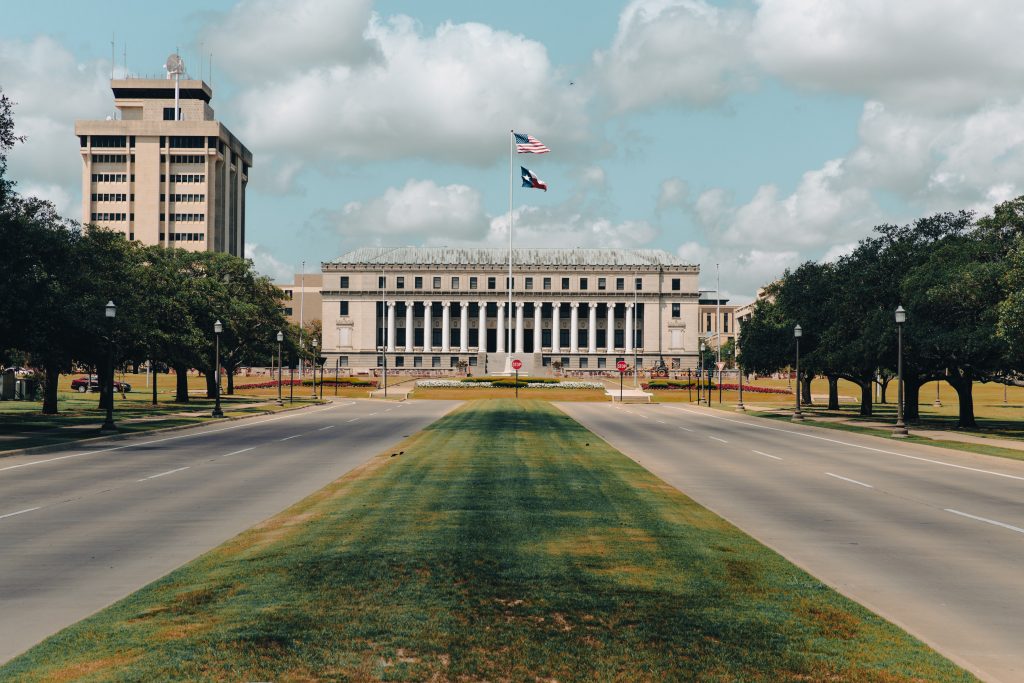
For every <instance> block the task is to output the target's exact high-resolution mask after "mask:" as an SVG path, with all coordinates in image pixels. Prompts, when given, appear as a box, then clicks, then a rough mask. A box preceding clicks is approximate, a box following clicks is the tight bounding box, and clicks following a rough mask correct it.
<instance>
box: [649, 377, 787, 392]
mask: <svg viewBox="0 0 1024 683" xmlns="http://www.w3.org/2000/svg"><path fill="white" fill-rule="evenodd" d="M640 386H641V387H642V388H644V389H646V390H655V391H678V390H681V389H687V388H689V387H693V388H694V389H696V388H697V382H696V381H695V380H694V381H687V380H675V379H653V380H651V381H650V382H647V383H646V384H641V385H640ZM707 386H708V385H707V384H701V387H707ZM710 386H711V390H712V391H717V390H718V385H717V384H711V385H710ZM739 388H740V385H739V384H722V389H723V390H725V391H736V390H738V389H739ZM743 391H744V392H750V393H752V394H792V393H793V391H792V390H791V389H781V388H779V387H758V386H753V385H751V384H744V385H743Z"/></svg>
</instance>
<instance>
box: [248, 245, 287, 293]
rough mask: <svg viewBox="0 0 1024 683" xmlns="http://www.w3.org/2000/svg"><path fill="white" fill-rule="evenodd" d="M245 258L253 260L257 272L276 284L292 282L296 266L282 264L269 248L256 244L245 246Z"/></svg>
mask: <svg viewBox="0 0 1024 683" xmlns="http://www.w3.org/2000/svg"><path fill="white" fill-rule="evenodd" d="M245 258H247V259H251V260H252V262H253V265H254V266H256V270H257V272H259V273H260V274H261V275H266V276H267V277H269V278H270V279H271V280H273V281H274V282H282V283H283V282H291V281H292V276H293V275H294V274H295V267H294V266H291V265H288V264H287V263H284V262H282V261H281V260H279V259H278V258H277V257H276V256H274V254H273V252H271V251H270V250H269V249H268V248H266V247H264V246H263V245H261V244H257V243H255V242H250V243H248V244H246V245H245Z"/></svg>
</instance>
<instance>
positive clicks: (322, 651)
mask: <svg viewBox="0 0 1024 683" xmlns="http://www.w3.org/2000/svg"><path fill="white" fill-rule="evenodd" d="M392 452H393V453H396V454H398V453H400V454H399V455H397V456H391V453H392ZM0 679H3V680H19V681H36V680H69V679H75V680H85V681H129V680H131V681H135V680H275V681H284V680H352V681H376V680H391V681H425V680H438V681H442V680H453V681H454V680H459V681H479V680H513V681H520V680H523V681H537V680H545V681H550V680H558V681H573V680H579V681H594V680H606V681H634V680H650V681H662V680H714V681H785V680H794V681H795V680H801V681H821V680H830V681H833V680H843V681H921V680H927V681H966V680H973V679H972V678H971V676H970V675H969V674H967V673H965V672H964V671H962V670H960V669H958V668H957V667H956V666H954V665H953V664H951V663H950V662H949V661H947V660H945V659H943V658H942V657H940V656H938V655H937V654H935V653H934V652H932V651H931V650H929V649H928V648H927V647H926V646H924V645H923V644H921V643H920V642H918V641H916V640H914V639H913V638H911V637H910V636H908V635H907V634H906V633H904V632H902V631H901V630H899V629H898V628H896V627H895V626H893V625H891V624H889V623H888V622H886V621H884V620H882V619H880V618H879V617H877V616H875V615H873V614H871V613H870V612H868V611H867V610H866V609H864V608H862V607H860V606H858V605H856V604H855V603H852V602H850V601H849V600H847V599H845V598H843V597H842V596H840V595H838V594H837V593H835V592H834V591H832V590H830V589H829V588H827V587H826V586H824V585H823V584H822V583H821V582H819V581H817V580H816V579H814V578H813V577H811V576H809V575H807V574H806V573H804V572H803V571H801V570H799V569H797V568H796V567H794V566H793V565H791V564H790V563H788V562H787V561H785V560H784V559H783V558H782V557H780V556H779V555H777V554H775V553H774V552H772V551H770V550H768V549H766V548H765V547H764V546H761V545H760V544H758V543H757V542H756V541H754V540H752V539H751V538H749V537H747V536H745V535H744V534H742V533H741V532H739V531H738V530H737V529H735V528H734V527H732V526H731V525H729V524H728V523H726V522H725V521H723V520H722V519H720V518H719V517H717V516H715V515H714V514H712V513H710V512H709V511H708V510H706V509H704V508H702V507H700V506H699V505H697V504H696V503H694V502H693V501H691V500H690V499H688V498H687V497H685V496H683V495H682V494H680V493H679V492H678V491H676V490H675V489H673V488H671V487H669V486H668V485H667V484H665V483H663V482H662V481H661V480H659V479H657V478H656V477H654V476H653V475H652V474H650V473H649V472H647V471H646V470H644V469H642V468H641V467H640V466H639V465H637V464H636V463H634V462H633V461H631V460H629V459H628V458H626V457H624V456H623V455H621V454H620V453H618V452H617V451H615V450H613V449H612V448H611V447H610V446H608V445H607V444H605V443H604V442H603V441H600V440H598V439H597V438H596V437H595V436H594V435H593V434H591V433H590V432H587V431H586V430H584V429H583V428H582V427H581V426H580V425H579V424H578V423H576V422H574V421H572V420H570V419H569V418H568V417H566V416H565V415H564V414H562V413H561V412H559V411H557V410H556V409H555V408H553V407H551V406H550V405H549V404H547V403H544V402H540V401H535V402H526V401H520V402H515V401H513V400H490V401H480V402H477V403H473V404H469V405H467V406H464V407H462V408H461V409H459V410H457V411H455V412H453V413H451V414H450V415H448V416H447V417H445V418H444V419H442V420H440V421H438V422H437V423H435V424H434V425H432V426H431V427H429V428H428V429H426V430H424V431H422V432H420V433H418V434H416V435H414V436H413V437H411V438H409V439H407V440H406V441H405V442H403V443H402V445H400V446H399V447H398V448H396V449H395V450H394V451H389V452H387V453H384V454H382V455H381V456H379V457H377V458H375V459H374V460H372V461H370V463H368V464H367V465H365V466H363V467H362V468H360V469H359V470H357V471H355V472H352V473H350V474H349V475H347V476H345V477H343V478H342V479H339V480H338V481H336V482H334V483H333V484H331V485H330V486H328V487H326V488H325V489H323V490H321V491H320V492H318V493H317V494H315V495H314V496H312V497H310V498H308V499H306V500H305V501H303V502H301V503H299V504H298V505H296V506H294V507H292V508H291V509H289V510H287V511H286V512H285V513H282V514H281V515H279V516H277V517H275V518H273V519H271V520H269V521H268V522H265V523H263V524H262V525H260V526H258V527H256V528H254V529H252V530H250V531H248V532H246V533H244V534H242V535H240V536H238V537H237V538H235V539H233V540H232V541H230V542H229V543H227V544H225V545H224V546H222V547H220V548H218V549H217V550H215V551H213V552H211V553H208V554H207V555H205V556H203V557H201V558H200V559H198V560H196V561H194V562H192V563H191V564H189V565H187V566H185V567H183V568H181V569H179V570H178V571H175V572H174V573H172V574H170V575H169V576H167V577H165V578H164V579H162V580H160V581H158V582H156V583H154V584H152V585H150V586H148V587H147V588H145V589H143V590H142V591H139V592H138V593H136V594H134V595H132V596H130V597H129V598H127V599H125V600H122V601H121V602H119V603H117V604H115V605H114V606H112V607H111V608H108V609H106V610H104V611H102V612H100V613H98V614H97V615H94V616H93V617H90V618H89V619H86V620H85V621H83V622H80V623H79V624H77V625H75V626H73V627H71V628H69V629H67V630H65V631H63V632H61V633H59V634H57V635H56V636H54V637H52V638H50V639H48V640H47V641H45V642H44V643H43V644H41V645H39V646H38V647H36V648H34V649H32V650H30V651H29V652H28V653H26V654H25V655H23V656H21V657H19V658H17V659H15V660H13V661H12V662H10V663H8V664H7V665H6V666H4V667H2V668H0Z"/></svg>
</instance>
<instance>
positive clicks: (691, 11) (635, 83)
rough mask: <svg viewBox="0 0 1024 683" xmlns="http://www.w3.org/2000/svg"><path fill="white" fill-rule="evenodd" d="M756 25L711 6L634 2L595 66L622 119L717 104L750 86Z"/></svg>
mask: <svg viewBox="0 0 1024 683" xmlns="http://www.w3.org/2000/svg"><path fill="white" fill-rule="evenodd" d="M749 21H750V17H749V14H748V13H747V12H745V11H741V10H733V9H723V8H720V7H715V6H714V5H711V4H709V3H708V2H705V0H634V1H633V2H631V3H630V4H629V5H627V6H626V8H625V9H624V10H623V11H622V14H621V15H620V16H619V26H618V31H617V32H616V34H615V38H614V40H613V42H612V46H611V48H610V49H609V50H607V51H604V52H597V53H595V55H594V63H595V66H596V67H597V69H598V71H599V72H600V74H601V75H602V76H603V80H604V83H605V87H606V88H607V89H608V91H609V94H610V95H611V97H612V99H613V101H614V103H615V106H616V108H617V109H618V110H619V111H626V110H630V109H639V108H643V107H647V106H650V105H654V104H662V103H683V104H688V105H697V106H707V105H711V104H716V103H719V102H721V101H722V100H724V99H725V98H726V97H727V96H728V95H729V94H730V93H732V92H733V91H734V90H736V89H737V88H742V87H746V86H747V84H748V80H749V77H748V75H747V63H748V57H747V54H746V47H745V38H746V35H747V32H748V31H749Z"/></svg>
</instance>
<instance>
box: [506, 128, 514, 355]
mask: <svg viewBox="0 0 1024 683" xmlns="http://www.w3.org/2000/svg"><path fill="white" fill-rule="evenodd" d="M515 151H516V135H515V131H514V130H510V131H509V132H508V311H507V312H506V315H508V323H507V324H506V325H505V330H506V336H507V338H508V341H507V342H506V345H505V354H506V355H505V358H506V360H507V359H509V358H511V357H512V320H513V318H512V188H513V186H514V184H515V181H514V180H513V179H514V178H515V163H514V162H515ZM505 365H506V366H507V367H506V368H505V369H506V370H508V369H509V367H511V365H510V363H509V362H506V363H505Z"/></svg>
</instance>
